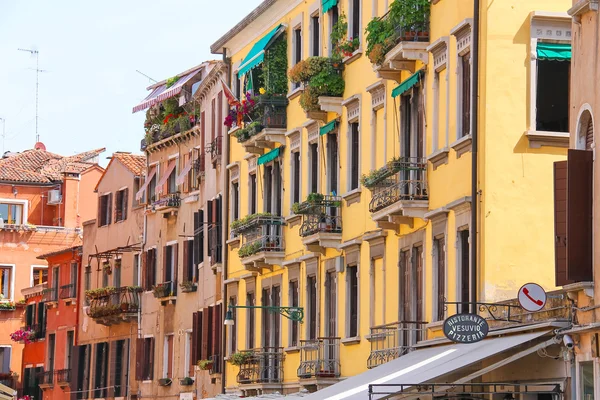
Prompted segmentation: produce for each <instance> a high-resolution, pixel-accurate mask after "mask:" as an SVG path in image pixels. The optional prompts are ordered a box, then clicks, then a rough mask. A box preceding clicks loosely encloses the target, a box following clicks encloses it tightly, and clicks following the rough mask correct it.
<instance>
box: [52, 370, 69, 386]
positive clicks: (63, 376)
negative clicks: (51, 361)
mask: <svg viewBox="0 0 600 400" xmlns="http://www.w3.org/2000/svg"><path fill="white" fill-rule="evenodd" d="M54 374H55V375H56V382H58V383H59V384H60V383H69V382H71V370H70V369H59V370H58V371H55V372H54Z"/></svg>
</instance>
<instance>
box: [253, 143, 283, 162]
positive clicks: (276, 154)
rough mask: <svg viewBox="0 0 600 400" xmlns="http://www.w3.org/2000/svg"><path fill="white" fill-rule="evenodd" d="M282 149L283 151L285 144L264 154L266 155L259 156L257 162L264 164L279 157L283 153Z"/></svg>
mask: <svg viewBox="0 0 600 400" xmlns="http://www.w3.org/2000/svg"><path fill="white" fill-rule="evenodd" d="M282 151H283V146H280V147H278V148H276V149H273V150H271V151H270V152H268V153H267V154H264V155H262V156H260V157H258V161H257V164H258V165H263V164H266V163H268V162H270V161H273V160H274V159H276V158H277V157H279V156H280V155H281V154H282Z"/></svg>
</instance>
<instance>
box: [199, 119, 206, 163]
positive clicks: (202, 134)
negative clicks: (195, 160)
mask: <svg viewBox="0 0 600 400" xmlns="http://www.w3.org/2000/svg"><path fill="white" fill-rule="evenodd" d="M200 144H201V145H202V147H200V158H201V159H202V162H203V163H204V154H205V153H206V151H205V149H206V111H202V125H201V127H200ZM201 171H204V165H203V166H202V169H201Z"/></svg>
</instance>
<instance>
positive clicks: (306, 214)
mask: <svg viewBox="0 0 600 400" xmlns="http://www.w3.org/2000/svg"><path fill="white" fill-rule="evenodd" d="M341 207H342V198H341V197H340V196H324V195H322V194H318V193H311V194H309V195H308V197H307V199H306V201H304V202H302V203H300V204H294V205H293V207H292V209H293V212H294V214H297V215H302V216H303V219H302V225H301V226H300V236H301V237H302V238H303V239H302V243H304V245H305V246H306V248H307V249H308V250H309V251H312V252H323V251H324V249H326V248H337V247H338V246H339V245H340V243H341V242H342V212H341Z"/></svg>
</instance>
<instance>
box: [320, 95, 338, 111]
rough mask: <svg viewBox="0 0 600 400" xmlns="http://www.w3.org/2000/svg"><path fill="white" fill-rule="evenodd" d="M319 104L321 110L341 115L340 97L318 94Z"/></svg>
mask: <svg viewBox="0 0 600 400" xmlns="http://www.w3.org/2000/svg"><path fill="white" fill-rule="evenodd" d="M319 106H321V111H325V112H331V113H336V114H337V115H342V98H341V97H331V96H319Z"/></svg>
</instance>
